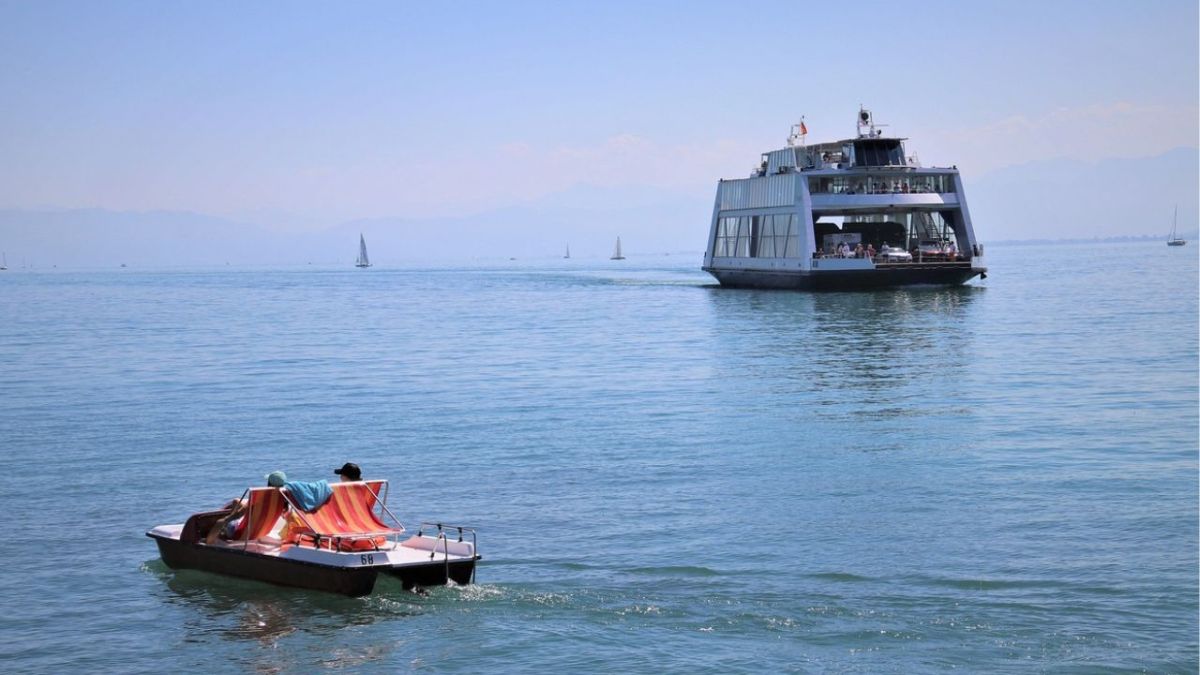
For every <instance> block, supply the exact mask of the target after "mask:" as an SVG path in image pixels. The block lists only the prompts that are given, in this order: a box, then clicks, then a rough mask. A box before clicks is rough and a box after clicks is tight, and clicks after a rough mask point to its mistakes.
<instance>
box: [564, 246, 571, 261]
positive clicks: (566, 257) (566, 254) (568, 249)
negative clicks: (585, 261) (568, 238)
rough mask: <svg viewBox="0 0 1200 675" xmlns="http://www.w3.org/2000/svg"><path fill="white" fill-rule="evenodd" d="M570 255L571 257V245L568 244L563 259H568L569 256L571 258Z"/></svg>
mask: <svg viewBox="0 0 1200 675" xmlns="http://www.w3.org/2000/svg"><path fill="white" fill-rule="evenodd" d="M570 257H571V246H570V245H568V246H567V252H566V253H564V254H563V260H566V259H568V258H570Z"/></svg>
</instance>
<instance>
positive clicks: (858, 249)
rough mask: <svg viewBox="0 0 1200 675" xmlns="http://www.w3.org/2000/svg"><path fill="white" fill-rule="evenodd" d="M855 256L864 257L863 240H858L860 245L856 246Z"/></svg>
mask: <svg viewBox="0 0 1200 675" xmlns="http://www.w3.org/2000/svg"><path fill="white" fill-rule="evenodd" d="M854 257H855V258H861V257H863V247H862V242H861V241H860V242H858V245H857V246H855V247H854Z"/></svg>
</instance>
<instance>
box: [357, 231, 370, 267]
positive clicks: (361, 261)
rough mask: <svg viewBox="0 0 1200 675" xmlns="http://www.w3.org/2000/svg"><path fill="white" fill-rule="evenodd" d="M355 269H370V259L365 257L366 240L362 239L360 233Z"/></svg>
mask: <svg viewBox="0 0 1200 675" xmlns="http://www.w3.org/2000/svg"><path fill="white" fill-rule="evenodd" d="M354 266H355V267H370V266H371V259H370V258H368V257H367V240H366V239H363V236H362V233H361V232H360V233H359V234H358V260H356V261H355V262H354Z"/></svg>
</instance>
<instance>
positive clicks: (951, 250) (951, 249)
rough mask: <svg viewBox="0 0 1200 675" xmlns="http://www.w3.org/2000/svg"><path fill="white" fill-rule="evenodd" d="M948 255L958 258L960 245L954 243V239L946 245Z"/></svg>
mask: <svg viewBox="0 0 1200 675" xmlns="http://www.w3.org/2000/svg"><path fill="white" fill-rule="evenodd" d="M946 257H947V258H949V259H950V260H958V247H957V246H955V245H954V242H953V241H951V242H950V244H949V245H947V246H946Z"/></svg>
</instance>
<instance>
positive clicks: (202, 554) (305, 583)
mask: <svg viewBox="0 0 1200 675" xmlns="http://www.w3.org/2000/svg"><path fill="white" fill-rule="evenodd" d="M147 536H149V537H150V538H152V539H154V541H155V543H157V544H158V552H159V554H160V555H161V556H162V560H163V562H164V563H166V565H167V567H170V568H172V569H195V570H203V571H205V572H214V573H216V574H224V575H227V576H231V577H240V578H242V579H253V580H255V581H265V582H267V583H270V584H275V585H277V586H292V587H295V588H307V589H310V590H315V591H326V592H330V593H340V594H342V595H348V596H350V597H359V596H362V595H367V594H369V593H370V592H371V591H372V590H373V589H374V588H375V580H376V579H377V578H378V577H379V572H380V570H379V568H372V567H330V566H326V565H315V564H313V563H309V562H304V561H301V560H289V559H287V558H280V557H279V556H270V555H262V554H259V553H253V552H249V551H241V550H238V549H233V548H222V547H215V546H205V545H203V544H199V543H187V542H183V541H180V540H178V539H172V538H168V537H158V536H154V535H152V534H148V535H147Z"/></svg>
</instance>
